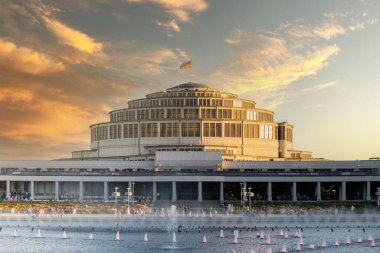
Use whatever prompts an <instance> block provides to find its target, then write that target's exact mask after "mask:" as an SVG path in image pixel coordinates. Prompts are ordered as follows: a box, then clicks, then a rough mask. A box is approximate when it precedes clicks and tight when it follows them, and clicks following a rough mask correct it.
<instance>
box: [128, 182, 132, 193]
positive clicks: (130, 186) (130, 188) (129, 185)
mask: <svg viewBox="0 0 380 253" xmlns="http://www.w3.org/2000/svg"><path fill="white" fill-rule="evenodd" d="M128 188H129V190H130V191H132V182H131V181H129V182H128Z"/></svg>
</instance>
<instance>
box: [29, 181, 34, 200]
mask: <svg viewBox="0 0 380 253" xmlns="http://www.w3.org/2000/svg"><path fill="white" fill-rule="evenodd" d="M30 197H31V198H32V199H34V181H30Z"/></svg>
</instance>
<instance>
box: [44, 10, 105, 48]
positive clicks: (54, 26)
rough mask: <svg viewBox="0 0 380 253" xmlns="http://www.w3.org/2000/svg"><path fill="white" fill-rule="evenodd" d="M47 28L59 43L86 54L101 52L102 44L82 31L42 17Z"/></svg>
mask: <svg viewBox="0 0 380 253" xmlns="http://www.w3.org/2000/svg"><path fill="white" fill-rule="evenodd" d="M44 21H45V23H46V26H47V28H48V29H49V30H50V31H52V32H53V33H54V35H55V36H56V37H57V38H58V39H59V40H60V42H61V43H63V44H65V45H68V46H71V47H73V48H75V49H77V50H79V51H82V52H85V53H88V54H102V52H103V44H102V43H99V42H96V41H95V40H94V39H93V38H91V37H89V36H88V35H86V34H85V33H83V32H80V31H77V30H75V29H73V28H71V27H69V26H67V25H65V24H63V23H61V22H59V21H57V20H54V19H51V18H47V17H45V18H44Z"/></svg>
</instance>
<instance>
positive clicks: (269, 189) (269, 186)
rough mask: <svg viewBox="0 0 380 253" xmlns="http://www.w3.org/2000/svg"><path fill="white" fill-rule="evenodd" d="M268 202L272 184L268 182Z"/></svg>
mask: <svg viewBox="0 0 380 253" xmlns="http://www.w3.org/2000/svg"><path fill="white" fill-rule="evenodd" d="M267 192H268V201H272V182H268V189H267Z"/></svg>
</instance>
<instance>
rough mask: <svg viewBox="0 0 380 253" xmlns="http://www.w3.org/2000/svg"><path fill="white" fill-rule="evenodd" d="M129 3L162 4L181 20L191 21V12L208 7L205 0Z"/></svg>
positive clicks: (144, 0) (128, 0)
mask: <svg viewBox="0 0 380 253" xmlns="http://www.w3.org/2000/svg"><path fill="white" fill-rule="evenodd" d="M127 2H129V3H154V4H157V5H160V6H162V7H163V8H164V9H165V11H166V12H168V13H170V14H172V15H174V16H175V17H176V18H177V19H179V20H180V21H181V22H190V21H191V18H190V13H199V12H202V11H204V10H206V9H207V7H208V4H207V3H206V2H205V1H204V0H187V1H181V0H127Z"/></svg>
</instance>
